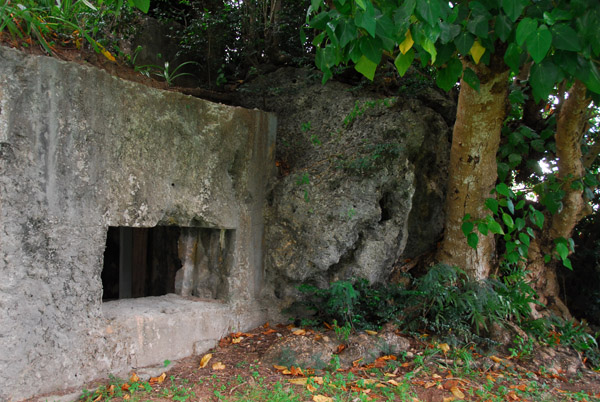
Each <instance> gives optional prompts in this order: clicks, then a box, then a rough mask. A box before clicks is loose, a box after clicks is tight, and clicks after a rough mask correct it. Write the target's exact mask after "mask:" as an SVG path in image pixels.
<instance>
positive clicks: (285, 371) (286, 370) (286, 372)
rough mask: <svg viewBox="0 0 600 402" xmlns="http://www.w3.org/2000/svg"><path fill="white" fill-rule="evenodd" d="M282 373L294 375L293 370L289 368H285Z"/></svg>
mask: <svg viewBox="0 0 600 402" xmlns="http://www.w3.org/2000/svg"><path fill="white" fill-rule="evenodd" d="M281 374H283V375H292V372H291V371H290V370H288V369H285V370H283V371H281Z"/></svg>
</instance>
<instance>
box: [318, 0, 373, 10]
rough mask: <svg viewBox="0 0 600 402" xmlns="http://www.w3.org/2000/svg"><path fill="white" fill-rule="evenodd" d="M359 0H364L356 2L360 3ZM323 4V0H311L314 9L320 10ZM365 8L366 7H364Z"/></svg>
mask: <svg viewBox="0 0 600 402" xmlns="http://www.w3.org/2000/svg"><path fill="white" fill-rule="evenodd" d="M359 1H363V0H357V1H356V4H358V3H359ZM322 5H323V0H311V1H310V6H311V7H312V9H313V11H319V8H320V7H321V6H322ZM363 10H364V9H363Z"/></svg>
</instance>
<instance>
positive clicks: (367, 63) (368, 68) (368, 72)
mask: <svg viewBox="0 0 600 402" xmlns="http://www.w3.org/2000/svg"><path fill="white" fill-rule="evenodd" d="M354 69H355V70H356V71H358V72H359V73H361V74H362V75H364V76H365V77H367V78H368V79H369V80H371V81H373V78H374V77H375V70H376V69H377V63H373V62H372V61H371V60H369V59H368V58H367V57H366V56H364V55H363V56H361V58H360V59H359V60H358V63H356V64H355V65H354Z"/></svg>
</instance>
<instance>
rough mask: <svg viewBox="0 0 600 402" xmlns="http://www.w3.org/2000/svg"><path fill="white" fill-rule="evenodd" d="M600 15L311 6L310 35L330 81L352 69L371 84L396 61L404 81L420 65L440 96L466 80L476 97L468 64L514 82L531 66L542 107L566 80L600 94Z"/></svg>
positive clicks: (495, 5)
mask: <svg viewBox="0 0 600 402" xmlns="http://www.w3.org/2000/svg"><path fill="white" fill-rule="evenodd" d="M599 9H600V8H599V7H598V2H597V1H596V0H587V1H586V0H581V1H575V2H573V1H566V0H563V1H559V2H550V1H537V2H533V1H526V0H523V1H509V0H504V1H502V2H475V1H473V2H465V3H461V2H459V3H448V2H444V1H442V0H431V1H422V2H419V1H415V0H409V1H405V2H403V3H402V4H397V3H396V2H395V1H391V0H389V1H380V2H376V3H374V2H372V1H371V0H352V1H346V0H334V1H333V2H331V3H326V2H324V1H323V0H313V1H311V7H310V9H309V18H308V19H307V27H308V28H311V29H313V30H315V31H316V32H317V33H318V34H317V35H316V36H315V38H314V40H313V42H312V44H313V45H314V46H315V47H316V58H315V63H316V65H317V67H318V68H319V69H320V70H322V71H323V72H324V77H323V80H324V81H326V80H327V79H329V78H330V77H331V76H332V67H334V66H337V65H339V64H343V63H348V62H350V61H352V62H353V63H354V68H355V69H356V70H357V71H358V72H359V73H361V74H363V75H364V76H366V77H367V78H369V79H373V77H374V75H375V70H376V68H377V66H378V65H379V64H381V62H382V60H383V59H384V57H385V58H392V59H393V60H394V64H395V66H396V68H397V70H398V73H399V74H400V75H401V76H403V75H404V74H405V73H406V71H407V70H408V68H409V67H410V65H411V64H412V62H413V60H415V59H417V60H420V61H421V63H422V65H428V64H431V65H432V66H434V67H435V68H436V69H437V79H436V82H437V84H438V86H440V87H441V88H443V89H445V90H448V89H450V88H451V87H452V86H454V84H455V83H456V82H457V80H458V79H459V78H461V77H462V79H463V80H464V81H465V82H467V83H468V84H469V85H471V86H472V87H473V88H475V89H477V88H478V86H479V77H478V76H477V74H476V73H475V72H474V71H473V70H472V69H471V68H470V67H469V66H468V65H465V66H463V64H462V63H461V62H460V58H461V57H463V58H466V57H468V56H470V58H472V60H473V61H474V63H475V64H479V63H480V62H482V63H484V64H486V65H489V64H490V63H491V60H492V59H493V60H495V63H497V62H498V61H503V62H504V63H506V65H507V66H508V67H509V68H510V69H511V70H512V71H513V72H514V73H515V74H518V73H519V70H520V68H521V66H522V65H524V64H525V63H532V67H531V79H530V82H529V83H530V85H531V87H532V88H533V95H534V97H535V98H536V99H537V100H539V99H542V98H546V97H547V96H548V94H550V93H551V92H552V90H553V88H554V86H555V85H556V84H558V83H559V82H560V81H562V80H563V79H564V78H565V77H576V78H578V79H579V80H581V81H582V82H584V83H585V84H586V85H587V87H588V89H590V90H591V91H593V92H595V93H600V74H599V73H598V70H597V67H596V65H595V62H594V59H596V58H597V57H598V56H599V55H600V45H599V44H598V43H600V34H599V33H598V30H597V29H595V27H596V26H597V24H598V22H599V21H600V12H599V11H598V10H599ZM589 10H591V11H590V12H587V11H589ZM493 55H496V56H498V57H495V58H494V57H493Z"/></svg>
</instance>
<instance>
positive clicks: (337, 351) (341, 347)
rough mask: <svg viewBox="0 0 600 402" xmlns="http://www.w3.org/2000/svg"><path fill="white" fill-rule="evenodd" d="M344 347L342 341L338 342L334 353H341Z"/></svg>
mask: <svg viewBox="0 0 600 402" xmlns="http://www.w3.org/2000/svg"><path fill="white" fill-rule="evenodd" d="M344 349H346V345H344V344H343V343H341V344H339V345H338V347H337V349H336V351H335V352H334V353H335V354H336V355H339V354H340V353H342V351H343V350H344Z"/></svg>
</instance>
